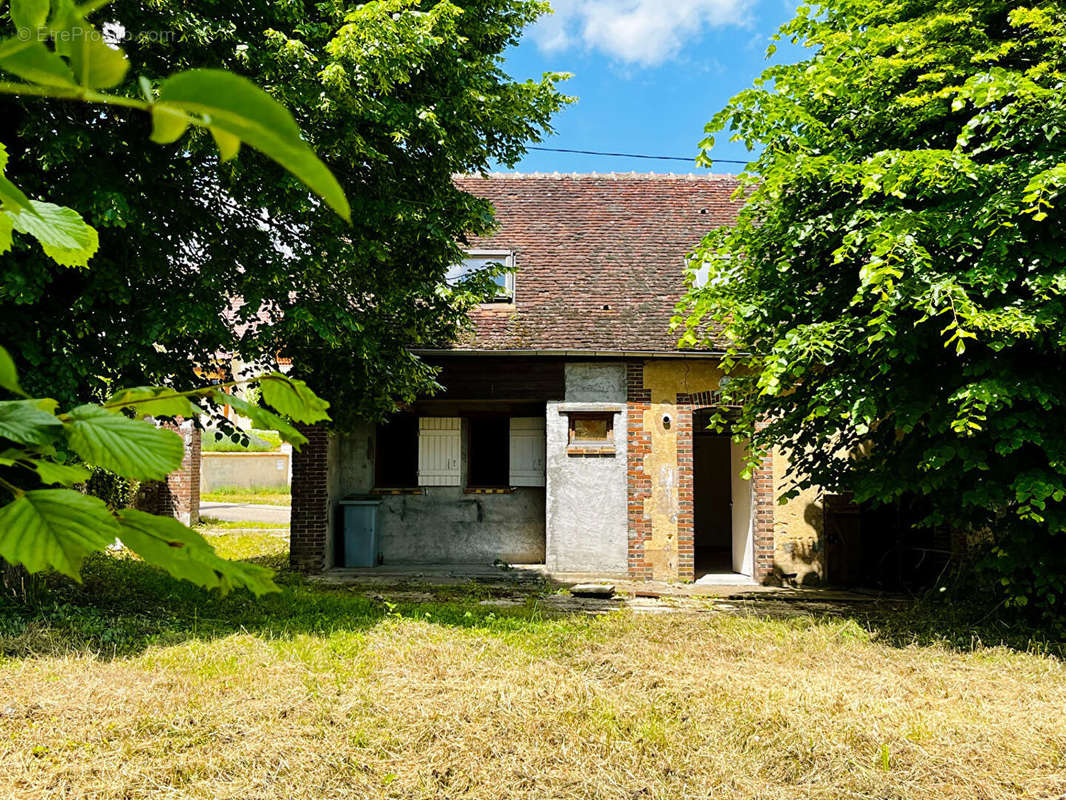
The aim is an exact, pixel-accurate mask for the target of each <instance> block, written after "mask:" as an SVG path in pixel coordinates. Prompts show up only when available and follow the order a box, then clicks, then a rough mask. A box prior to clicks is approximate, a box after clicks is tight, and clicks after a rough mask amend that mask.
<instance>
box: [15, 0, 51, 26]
mask: <svg viewBox="0 0 1066 800" xmlns="http://www.w3.org/2000/svg"><path fill="white" fill-rule="evenodd" d="M51 5H52V3H51V0H11V21H12V22H14V23H15V27H16V28H18V29H19V31H20V32H21V31H24V30H30V31H36V30H37V29H38V28H40V27H41V26H42V25H44V23H45V22H46V21H47V20H48V11H49V9H50V8H51Z"/></svg>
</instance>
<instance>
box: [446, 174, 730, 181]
mask: <svg viewBox="0 0 1066 800" xmlns="http://www.w3.org/2000/svg"><path fill="white" fill-rule="evenodd" d="M452 177H453V178H457V179H458V178H485V179H494V180H495V179H503V180H523V179H529V178H534V179H540V180H544V179H546V178H547V179H556V180H564V179H571V180H574V179H577V180H661V181H665V180H674V181H736V180H738V179H739V176H738V175H734V174H731V173H722V172H719V173H713V174H710V173H707V174H700V173H693V172H487V173H476V172H457V173H455V174H454V175H453V176H452Z"/></svg>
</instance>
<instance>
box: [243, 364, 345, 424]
mask: <svg viewBox="0 0 1066 800" xmlns="http://www.w3.org/2000/svg"><path fill="white" fill-rule="evenodd" d="M259 387H260V388H261V389H262V391H263V399H264V400H265V401H266V402H267V403H269V404H270V405H271V406H273V407H274V408H276V409H277V410H278V411H280V412H281V413H282V414H284V415H285V416H286V417H289V418H290V419H294V420H296V421H297V422H306V423H308V424H313V423H315V422H321V421H323V420H328V419H329V414H327V413H326V409H327V408H329V403H328V402H326V401H325V400H323V399H322V398H320V397H319V396H318V395H316V394H315V393H314V392H312V391H311V390H310V389H309V388H308V387H307V384H306V383H304V382H303V381H301V380H297V379H295V378H289V377H286V376H285V375H282V374H281V373H280V372H272V373H270V374H269V375H264V376H263V377H261V378H260V379H259Z"/></svg>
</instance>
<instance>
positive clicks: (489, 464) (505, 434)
mask: <svg viewBox="0 0 1066 800" xmlns="http://www.w3.org/2000/svg"><path fill="white" fill-rule="evenodd" d="M510 467H511V425H510V419H509V418H508V417H471V418H470V449H469V464H468V472H467V481H466V482H467V485H468V486H470V487H473V488H478V489H489V488H499V487H504V486H507V485H508V483H509V481H510Z"/></svg>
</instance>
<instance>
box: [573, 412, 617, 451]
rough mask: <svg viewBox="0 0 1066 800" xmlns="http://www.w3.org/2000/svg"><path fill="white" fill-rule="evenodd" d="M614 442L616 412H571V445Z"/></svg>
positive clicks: (580, 445) (594, 444)
mask: <svg viewBox="0 0 1066 800" xmlns="http://www.w3.org/2000/svg"><path fill="white" fill-rule="evenodd" d="M613 444H614V414H611V413H591V412H590V413H580V414H570V445H571V446H577V447H587V446H596V445H600V446H607V445H613Z"/></svg>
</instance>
